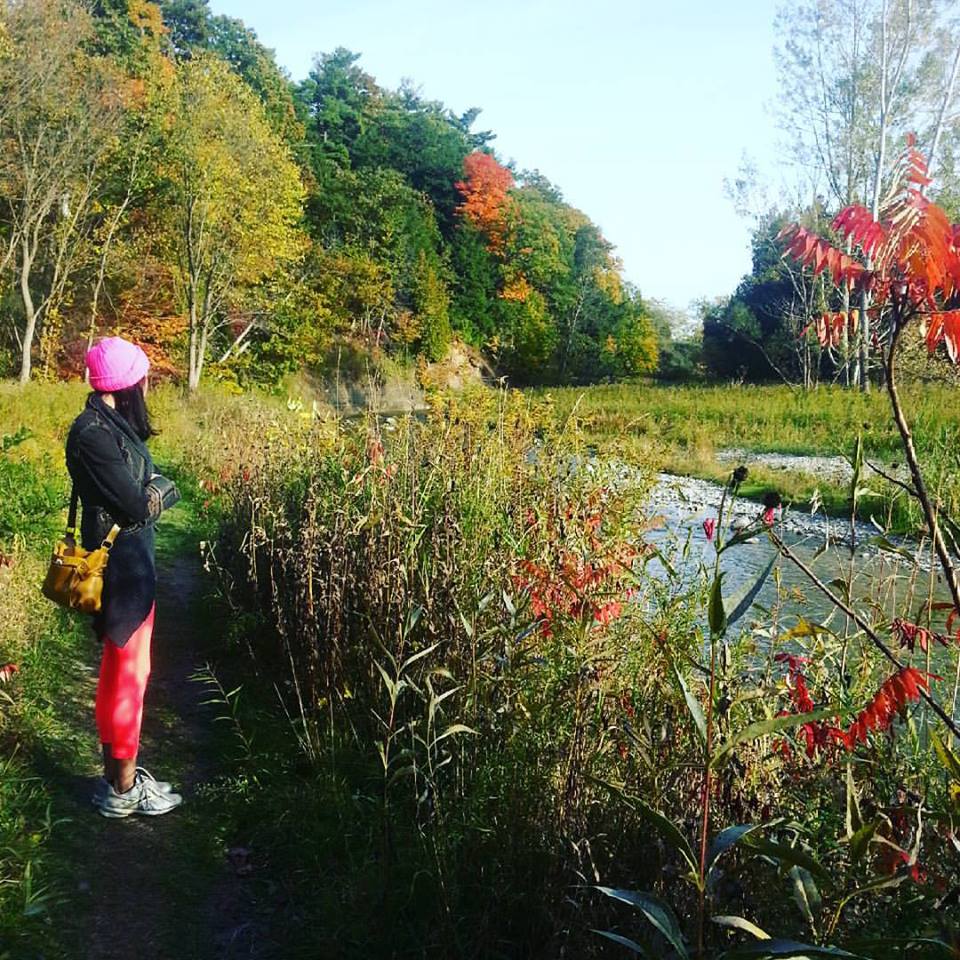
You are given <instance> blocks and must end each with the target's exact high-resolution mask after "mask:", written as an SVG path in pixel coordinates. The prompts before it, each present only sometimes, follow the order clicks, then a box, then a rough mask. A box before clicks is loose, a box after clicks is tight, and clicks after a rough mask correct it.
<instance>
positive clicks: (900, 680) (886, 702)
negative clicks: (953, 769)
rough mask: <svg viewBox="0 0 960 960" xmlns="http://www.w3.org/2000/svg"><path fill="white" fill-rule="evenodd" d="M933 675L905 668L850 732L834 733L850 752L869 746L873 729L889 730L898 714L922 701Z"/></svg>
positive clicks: (884, 687) (890, 679)
mask: <svg viewBox="0 0 960 960" xmlns="http://www.w3.org/2000/svg"><path fill="white" fill-rule="evenodd" d="M931 679H936V678H935V677H932V675H931V674H928V673H921V672H920V671H919V670H917V669H916V668H915V667H904V668H903V669H901V670H898V671H897V672H896V673H895V674H894V675H893V676H892V677H888V678H887V679H886V680H885V681H884V682H883V685H882V686H881V687H880V689H879V690H878V691H877V692H876V693H875V694H874V695H873V698H872V699H871V700H870V702H869V703H868V704H867V705H866V707H864V709H863V710H861V711H860V713H859V714H858V716H857V719H856V720H854V721H853V723H852V724H851V725H850V727H849V728H848V729H847V730H838V729H834V730H832V731H831V732H832V734H833V736H834V737H835V738H836V740H837V741H838V742H839V743H842V744H843V746H844V747H845V748H846V749H847V750H848V751H850V750H853V748H854V747H855V746H856V745H857V744H858V743H866V742H867V735H868V734H869V733H870V731H871V730H873V731H877V732H879V731H881V730H889V729H890V726H891V724H892V723H893V721H894V720H895V719H896V717H897V715H898V714H899V713H900V712H901V711H902V710H903V709H904V708H905V707H906V706H907V704H908V703H912V702H916V701H918V700H919V699H920V691H921V690H929V689H930V680H931Z"/></svg>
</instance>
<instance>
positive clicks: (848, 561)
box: [649, 474, 949, 629]
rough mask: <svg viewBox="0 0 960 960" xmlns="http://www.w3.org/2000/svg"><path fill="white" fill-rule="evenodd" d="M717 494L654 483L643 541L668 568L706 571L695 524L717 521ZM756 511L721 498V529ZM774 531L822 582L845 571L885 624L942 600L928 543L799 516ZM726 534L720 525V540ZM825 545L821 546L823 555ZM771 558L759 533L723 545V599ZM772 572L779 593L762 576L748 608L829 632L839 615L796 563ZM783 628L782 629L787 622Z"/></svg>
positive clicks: (706, 545)
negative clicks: (774, 611)
mask: <svg viewBox="0 0 960 960" xmlns="http://www.w3.org/2000/svg"><path fill="white" fill-rule="evenodd" d="M722 495H723V490H722V488H721V487H719V486H717V485H716V484H712V483H708V482H706V481H702V480H694V479H691V478H687V477H676V476H671V475H668V474H661V475H660V477H659V478H658V481H657V483H656V486H655V487H654V490H653V493H652V495H651V498H650V511H651V514H652V515H653V516H654V517H657V518H659V523H658V525H657V527H656V528H655V529H654V530H653V531H652V532H651V534H650V535H649V539H650V540H651V542H652V543H654V544H655V545H656V546H657V547H658V548H659V549H660V550H661V551H663V552H664V554H665V555H666V556H667V557H668V558H670V557H673V558H674V559H673V560H672V561H671V562H672V563H674V561H676V562H675V563H674V566H675V567H678V568H679V569H680V570H682V571H684V572H687V573H691V574H692V573H694V572H695V571H696V570H697V568H698V567H701V565H702V566H703V567H705V568H706V569H707V570H710V571H712V569H713V563H714V557H715V553H714V547H713V544H712V543H711V542H709V541H708V540H707V537H706V533H705V532H704V528H703V521H704V520H705V519H708V518H711V517H712V518H716V517H717V515H718V509H719V505H720V501H721V498H722ZM761 510H762V508H761V507H759V506H758V505H757V504H756V503H752V502H750V501H743V500H739V501H735V502H733V503H731V502H730V501H729V500H728V502H727V504H726V506H725V509H724V513H725V525H730V524H732V525H733V527H734V528H735V529H736V528H738V527H739V528H742V527H744V526H746V525H747V524H749V523H750V522H751V521H753V520H755V519H756V518H757V517H758V515H759V513H760V511H761ZM774 530H775V532H776V533H777V534H778V535H779V536H780V538H781V539H782V540H783V542H784V543H785V544H786V545H787V546H788V547H789V548H790V549H791V550H792V551H794V552H795V553H796V554H797V556H799V557H800V559H802V560H803V561H804V562H805V563H806V564H807V565H808V566H810V567H812V569H813V571H814V572H815V573H816V575H817V576H818V577H819V578H820V579H821V580H822V581H823V582H824V583H826V584H829V583H830V582H831V581H834V580H837V579H838V578H839V579H849V577H850V574H851V569H853V570H854V571H855V576H854V579H853V596H854V598H855V599H860V600H861V602H863V601H866V600H868V599H869V601H870V602H879V603H880V604H881V607H882V610H883V612H884V615H885V616H886V617H887V618H888V619H893V618H894V617H897V616H903V617H905V618H907V619H910V620H919V619H922V618H921V617H920V615H919V608H920V607H921V605H922V604H923V603H924V602H925V601H927V600H928V599H929V598H930V597H932V599H933V600H935V601H942V600H946V599H948V597H949V594H948V592H947V589H946V586H945V584H944V582H943V577H942V574H941V573H940V571H939V568H938V567H937V566H936V565H935V564H931V562H930V560H931V557H930V549H929V544H924V543H916V542H912V541H909V540H903V539H899V540H896V541H891V540H887V539H886V538H884V537H882V536H881V533H880V531H879V530H877V529H876V528H875V527H874V526H873V525H872V524H868V523H862V522H860V523H857V524H855V525H854V527H853V528H852V529H851V525H850V522H849V520H838V519H835V518H827V517H825V516H822V515H818V516H814V517H811V516H809V515H806V514H803V513H786V514H784V515H782V516H780V517H778V519H777V521H776V523H775V525H774ZM730 535H731V533H730V530H729V526H728V529H727V531H726V532H725V539H729V537H730ZM825 544H829V546H828V548H827V549H824V547H825ZM684 545H686V550H683V547H684ZM851 545H853V550H852V552H851ZM895 551H897V552H895ZM776 557H777V549H776V547H775V546H774V545H773V543H772V542H771V541H770V540H769V538H768V537H767V536H765V535H764V534H763V533H761V534H760V535H759V536H757V537H754V538H752V539H751V540H750V541H748V542H745V543H740V544H737V545H735V546H733V547H731V548H730V549H729V550H728V551H726V552H725V553H724V554H723V557H722V560H721V569H722V570H723V571H724V581H723V584H724V596H725V597H727V598H732V597H735V596H736V595H737V594H739V593H740V592H742V591H744V590H747V589H749V587H750V585H751V584H753V583H755V582H756V580H757V578H758V577H759V576H760V575H761V574H762V573H763V571H765V570H767V568H768V567H769V565H770V562H771V560H774V559H775V558H776ZM774 569H777V570H779V581H780V586H779V595H778V587H777V584H776V580H775V578H774V576H772V575H771V576H768V577H767V579H766V581H765V583H764V585H763V587H762V588H761V590H760V592H759V593H758V595H757V597H756V601H755V603H756V604H758V605H759V606H761V607H765V608H767V609H770V608H771V607H773V606H774V605H775V604H776V603H777V601H778V599H779V601H780V603H781V608H780V609H781V622H784V618H789V617H790V616H794V617H796V616H802V617H804V618H805V619H807V620H809V621H812V622H816V623H826V622H828V621H829V622H830V625H831V626H832V627H833V628H834V629H836V628H837V627H838V626H842V624H843V617H844V615H843V614H842V613H841V612H839V611H837V610H836V609H835V607H834V605H833V604H832V602H831V601H830V600H829V599H828V598H827V597H826V596H825V595H824V594H823V593H822V592H821V591H820V590H818V589H817V587H816V586H815V585H814V584H813V583H811V581H810V579H809V578H808V577H807V576H806V574H804V573H803V571H801V570H800V569H799V568H798V567H797V566H796V565H794V564H793V563H792V562H791V561H790V560H788V559H786V558H780V559H776V562H775V566H774ZM835 592H836V588H835ZM728 605H729V600H728ZM756 612H758V611H757V610H756V609H755V610H754V614H756ZM749 616H750V615H749V614H748V615H747V619H749ZM786 622H787V623H788V624H789V620H787V621H786Z"/></svg>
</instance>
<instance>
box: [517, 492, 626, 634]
mask: <svg viewBox="0 0 960 960" xmlns="http://www.w3.org/2000/svg"><path fill="white" fill-rule="evenodd" d="M537 525H538V521H537V518H536V515H532V516H530V515H528V516H527V518H526V526H527V532H528V535H530V536H534V535H535V532H536V527H537ZM602 525H603V514H602V505H601V504H600V503H599V502H598V501H593V502H590V503H587V504H585V505H583V507H582V508H580V507H578V509H573V508H567V509H566V510H561V511H560V513H559V516H557V517H555V518H550V517H548V520H547V523H546V534H547V540H546V544H545V550H544V551H543V554H544V555H543V557H541V558H540V559H537V560H532V559H523V560H521V561H520V562H519V563H518V570H517V573H516V574H515V575H514V576H513V584H514V586H515V587H516V588H517V589H519V590H523V591H524V592H525V593H527V595H528V596H529V597H530V609H531V611H532V613H533V615H534V616H535V617H536V618H537V620H538V621H539V626H540V630H541V632H542V633H543V634H544V635H546V636H550V635H551V634H552V633H553V628H554V625H555V624H556V623H557V621H558V620H559V621H562V620H580V621H582V620H589V621H591V622H593V623H595V624H597V625H599V626H601V627H605V626H608V625H609V624H610V623H612V622H613V621H614V620H616V619H617V618H618V617H620V616H621V615H622V614H623V608H624V603H625V602H626V601H627V600H628V599H629V597H630V595H631V593H632V590H631V587H630V579H629V571H630V567H631V566H632V564H633V561H634V560H635V559H636V557H637V550H636V549H635V548H634V547H632V546H630V545H629V544H624V543H614V544H610V543H604V542H603V539H602V537H601V527H602Z"/></svg>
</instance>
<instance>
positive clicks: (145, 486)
mask: <svg viewBox="0 0 960 960" xmlns="http://www.w3.org/2000/svg"><path fill="white" fill-rule="evenodd" d="M149 368H150V361H149V360H148V359H147V355H146V354H145V353H144V352H143V350H141V349H140V347H138V346H136V345H135V344H132V343H129V342H128V341H126V340H123V339H121V338H120V337H109V338H107V339H105V340H101V341H100V342H99V343H97V344H96V345H95V346H94V347H93V348H92V349H91V350H90V351H89V352H88V353H87V370H88V371H89V376H90V386H91V387H93V390H94V392H93V393H92V394H91V395H90V396H89V397H88V399H87V405H86V408H85V409H84V411H83V413H81V414H80V416H79V417H77V419H76V420H75V421H74V422H73V425H72V427H71V428H70V433H69V436H68V437H67V451H66V454H67V469H68V470H69V472H70V476H71V478H72V479H73V484H74V489H75V491H76V494H77V495H78V497H79V500H80V503H81V505H82V507H83V518H82V521H81V524H80V537H81V543H82V545H83V547H84V548H85V549H87V550H93V549H95V548H96V547H99V546H100V544H101V543H102V542H103V540H104V538H105V537H106V535H107V533H108V532H109V531H110V530H111V528H112V527H113V526H114V524H116V525H118V526H119V527H120V532H119V534H118V535H117V538H116V540H115V541H114V544H113V547H112V549H111V551H110V559H109V562H108V563H107V568H106V573H105V575H104V583H103V598H102V608H101V611H100V613H98V614H97V615H96V617H95V618H94V623H93V625H94V629H95V630H96V633H97V636H98V637H99V638H100V641H101V642H102V643H103V657H102V660H101V663H100V680H99V683H98V684H97V702H96V722H97V730H98V733H99V735H100V743H101V745H102V747H103V778H102V779H101V780H100V781H99V783H98V785H97V789H96V791H95V793H94V797H93V802H94V804H95V805H96V807H97V809H98V810H99V811H100V813H102V814H103V815H104V816H105V817H127V816H130V815H131V814H134V813H139V814H146V815H148V816H157V815H159V814H163V813H168V812H169V811H170V810H173V809H174V808H175V807H177V806H179V804H180V802H181V800H182V798H181V797H180V795H179V794H176V793H174V792H173V791H172V789H171V787H170V784H168V783H161V782H158V781H156V780H154V779H153V777H151V776H150V774H149V773H147V771H146V770H144V769H143V768H142V767H138V766H137V752H138V750H139V744H140V724H141V721H142V717H143V696H144V692H145V690H146V686H147V678H148V677H149V675H150V639H151V635H152V633H153V618H154V609H155V608H154V600H155V594H156V571H155V568H154V531H153V525H154V522H155V521H156V519H157V517H159V516H160V514H161V512H162V511H163V510H165V509H167V508H169V507H171V506H173V505H174V504H175V503H176V502H177V500H179V499H180V495H179V493H178V492H177V488H176V486H175V485H174V484H173V482H172V481H170V480H168V479H166V478H165V477H162V476H160V475H159V474H158V473H155V472H154V469H153V460H152V459H151V458H150V453H149V451H148V450H147V447H146V444H145V441H146V440H148V439H149V438H150V437H151V436H152V435H153V433H154V430H153V428H152V426H151V424H150V417H149V414H148V413H147V405H146V392H147V371H148V370H149Z"/></svg>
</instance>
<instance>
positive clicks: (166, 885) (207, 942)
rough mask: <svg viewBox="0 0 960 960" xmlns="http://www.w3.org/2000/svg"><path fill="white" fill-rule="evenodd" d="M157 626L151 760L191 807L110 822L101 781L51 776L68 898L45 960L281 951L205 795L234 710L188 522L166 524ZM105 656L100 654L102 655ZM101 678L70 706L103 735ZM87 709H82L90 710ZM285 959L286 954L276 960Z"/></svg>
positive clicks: (145, 748)
mask: <svg viewBox="0 0 960 960" xmlns="http://www.w3.org/2000/svg"><path fill="white" fill-rule="evenodd" d="M158 540H159V542H158V557H157V565H158V580H159V583H158V595H157V619H156V628H155V633H154V640H153V670H152V676H151V679H150V684H149V687H148V691H147V702H146V708H145V716H144V727H143V736H142V743H141V752H140V763H141V764H142V765H143V766H145V767H146V768H147V769H148V770H150V771H151V772H152V773H153V774H154V775H155V776H157V778H158V779H164V780H167V779H169V780H171V781H173V782H174V784H175V785H176V786H177V788H178V789H179V790H180V792H181V793H183V795H184V803H183V805H182V806H181V807H180V808H179V809H178V810H175V811H173V812H172V813H170V814H168V815H165V816H162V817H141V816H132V817H129V818H127V819H124V820H106V819H104V818H102V817H100V816H99V815H98V814H97V813H96V812H95V811H94V810H93V808H92V805H91V803H90V796H91V792H92V789H93V785H94V780H95V778H96V776H98V773H99V771H98V768H97V765H96V759H95V756H94V755H93V754H92V753H91V760H90V769H89V770H87V771H83V772H82V773H83V774H85V775H81V774H80V772H78V771H71V772H70V773H66V772H62V771H61V772H57V771H50V775H49V776H47V777H45V779H46V780H47V782H48V784H49V789H50V794H51V803H52V811H51V812H52V814H53V816H54V817H56V818H57V819H59V820H63V821H65V822H63V823H60V824H59V825H58V826H57V827H56V828H55V830H54V834H53V839H52V841H51V845H52V848H53V850H54V852H55V856H56V857H57V863H58V869H57V873H58V876H59V880H60V882H59V883H58V884H56V886H57V887H60V888H61V889H55V897H54V901H53V903H52V904H51V905H50V906H49V908H48V916H49V920H50V931H49V932H50V935H51V940H52V941H53V943H54V944H55V945H56V946H55V948H54V949H56V950H57V953H56V954H47V953H44V954H43V957H44V960H129V958H130V957H136V958H137V960H174V958H176V960H232V958H240V957H243V958H258V960H259V958H264V957H267V956H268V955H270V954H269V952H268V948H267V945H266V943H265V939H266V938H265V935H264V933H263V930H262V926H261V924H259V923H258V921H257V920H256V916H257V906H256V896H255V893H254V888H255V884H254V883H252V882H251V880H250V877H249V875H248V874H249V867H247V866H246V865H245V864H241V865H240V868H239V869H238V864H237V862H236V853H234V859H233V860H232V861H231V859H230V858H229V857H228V851H230V850H231V849H233V850H234V851H235V850H236V847H237V845H238V844H237V842H236V839H237V838H234V837H230V836H228V835H226V834H227V833H228V831H229V828H228V826H227V825H225V824H223V823H220V822H218V805H217V803H216V797H215V795H214V796H210V797H205V796H204V788H205V786H206V785H208V784H210V783H211V781H213V780H214V778H216V777H217V776H218V775H220V774H222V773H224V772H225V771H224V770H223V769H221V767H220V758H221V757H223V756H224V755H225V754H224V750H225V746H226V745H225V742H224V741H225V737H226V736H227V734H226V733H225V732H224V731H223V728H224V726H225V725H224V724H217V723H215V722H214V721H215V718H216V716H217V715H218V711H220V710H221V709H222V708H220V707H218V706H216V705H210V704H207V703H205V702H204V701H206V700H208V699H209V694H210V691H209V688H208V687H207V686H206V685H204V683H203V682H202V681H199V680H197V679H196V678H195V675H196V674H197V673H198V672H199V671H202V669H203V668H204V666H205V663H206V661H207V659H208V653H209V648H210V647H211V645H212V643H213V642H214V641H215V640H216V637H215V636H212V635H211V634H212V633H213V631H212V630H211V629H210V624H211V621H212V616H211V614H210V604H209V603H205V602H204V601H205V597H204V595H203V594H204V591H205V590H206V588H207V587H206V584H205V582H204V573H203V570H202V568H201V565H200V562H199V556H198V549H197V543H196V541H195V539H194V538H193V537H192V536H191V531H190V529H189V526H188V521H187V518H186V517H178V518H176V519H173V520H171V521H168V522H167V523H165V524H164V525H163V527H162V529H161V531H160V535H159V538H158ZM96 654H97V648H93V650H92V656H94V657H95V656H96ZM95 685H96V670H93V671H92V672H91V679H90V680H89V682H87V683H85V684H84V687H85V689H86V701H87V702H86V703H84V704H82V705H81V704H76V703H73V704H70V705H69V707H68V706H67V705H64V709H67V708H69V709H70V710H71V711H75V712H76V715H77V717H78V722H79V723H82V719H81V718H82V715H83V714H84V713H85V714H86V716H87V717H88V718H89V719H88V722H89V724H90V731H91V732H90V735H89V736H90V741H91V744H92V745H93V744H94V743H95V734H94V733H93V732H92V730H93V698H94V693H95ZM81 707H82V709H81ZM274 955H275V954H274Z"/></svg>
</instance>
